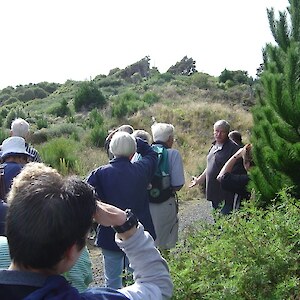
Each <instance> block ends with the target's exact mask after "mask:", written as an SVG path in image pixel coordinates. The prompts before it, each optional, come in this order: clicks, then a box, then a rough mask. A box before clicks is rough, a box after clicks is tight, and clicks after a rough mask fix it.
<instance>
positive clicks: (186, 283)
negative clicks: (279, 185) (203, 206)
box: [169, 192, 300, 300]
mask: <svg viewBox="0 0 300 300" xmlns="http://www.w3.org/2000/svg"><path fill="white" fill-rule="evenodd" d="M281 197H282V199H283V200H284V201H283V202H282V203H281V204H280V205H277V206H275V205H274V206H273V207H272V208H271V209H270V210H269V211H263V210H261V209H258V208H255V207H254V205H252V204H250V205H247V207H246V208H245V209H244V210H241V211H239V212H238V213H235V214H233V215H232V216H230V217H228V218H225V217H224V216H222V217H217V216H216V219H217V220H216V223H215V224H213V225H211V224H201V225H199V226H201V228H194V229H193V230H191V231H190V232H189V234H190V236H189V237H188V238H187V239H186V241H185V243H184V245H180V246H178V247H177V249H176V250H175V251H174V256H173V257H172V260H171V261H170V264H169V266H170V268H171V274H172V277H173V281H174V286H175V291H174V296H173V299H180V300H181V299H249V300H252V299H253V300H254V299H272V300H281V299H297V298H296V297H297V296H299V293H300V279H299V268H300V264H299V263H300V261H299V240H300V231H299V221H300V214H299V207H298V206H297V205H298V204H297V203H296V201H297V200H295V199H290V197H288V196H287V195H286V193H285V192H283V193H282V195H281Z"/></svg>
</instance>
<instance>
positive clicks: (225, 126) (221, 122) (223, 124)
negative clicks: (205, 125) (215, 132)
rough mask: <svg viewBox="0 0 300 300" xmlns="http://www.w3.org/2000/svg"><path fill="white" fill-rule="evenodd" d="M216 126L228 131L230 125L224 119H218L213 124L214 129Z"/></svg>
mask: <svg viewBox="0 0 300 300" xmlns="http://www.w3.org/2000/svg"><path fill="white" fill-rule="evenodd" d="M217 127H221V128H223V129H225V130H226V131H227V132H229V131H230V125H229V123H228V122H227V121H226V120H219V121H217V122H216V123H215V124H214V129H215V128H217Z"/></svg>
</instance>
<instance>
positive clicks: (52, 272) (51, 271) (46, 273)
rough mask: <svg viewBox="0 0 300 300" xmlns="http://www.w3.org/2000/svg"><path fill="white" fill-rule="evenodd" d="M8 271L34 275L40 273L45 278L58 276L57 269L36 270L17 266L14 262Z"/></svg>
mask: <svg viewBox="0 0 300 300" xmlns="http://www.w3.org/2000/svg"><path fill="white" fill-rule="evenodd" d="M8 270H11V271H23V272H33V273H39V274H41V275H44V276H50V275H58V274H59V273H58V272H57V270H56V268H55V269H35V268H31V267H24V266H22V265H19V264H16V263H14V262H11V264H10V266H9V268H8Z"/></svg>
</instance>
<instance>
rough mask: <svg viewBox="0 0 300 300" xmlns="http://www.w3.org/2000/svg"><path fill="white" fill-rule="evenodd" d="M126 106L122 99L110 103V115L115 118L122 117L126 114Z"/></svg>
mask: <svg viewBox="0 0 300 300" xmlns="http://www.w3.org/2000/svg"><path fill="white" fill-rule="evenodd" d="M127 112H128V108H127V105H126V102H125V101H124V100H119V101H117V102H115V103H114V104H113V105H112V108H111V115H112V116H113V117H116V118H122V117H125V116H126V115H127Z"/></svg>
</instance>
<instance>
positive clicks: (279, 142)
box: [250, 0, 300, 207]
mask: <svg viewBox="0 0 300 300" xmlns="http://www.w3.org/2000/svg"><path fill="white" fill-rule="evenodd" d="M289 4H290V5H289V7H288V8H287V11H283V12H279V18H278V19H276V17H275V13H274V9H273V8H271V9H268V10H267V15H268V19H269V24H270V29H271V32H272V34H273V37H274V39H275V42H276V43H275V45H273V44H267V45H266V47H265V49H264V51H263V58H264V65H263V72H262V74H261V86H262V89H261V91H260V92H259V93H258V103H257V104H256V106H255V107H254V109H253V119H254V127H253V134H252V142H253V144H254V149H253V157H254V161H255V167H253V168H252V170H251V173H250V176H251V179H252V184H253V187H254V189H255V190H256V191H257V192H258V203H259V205H260V206H263V207H264V206H267V205H268V204H269V203H270V202H271V200H272V199H276V195H277V194H278V192H279V191H280V190H281V189H283V188H285V187H292V191H293V192H294V193H295V196H296V197H300V1H299V0H289Z"/></svg>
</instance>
